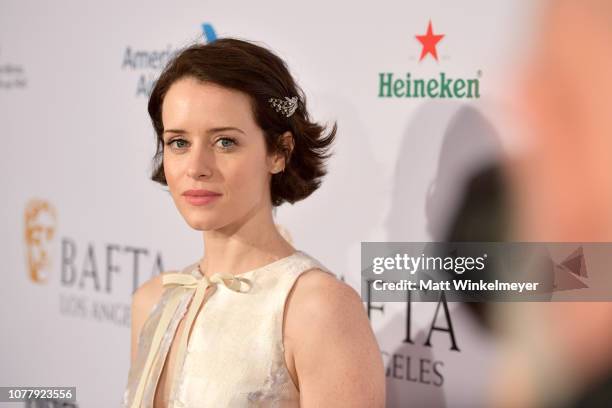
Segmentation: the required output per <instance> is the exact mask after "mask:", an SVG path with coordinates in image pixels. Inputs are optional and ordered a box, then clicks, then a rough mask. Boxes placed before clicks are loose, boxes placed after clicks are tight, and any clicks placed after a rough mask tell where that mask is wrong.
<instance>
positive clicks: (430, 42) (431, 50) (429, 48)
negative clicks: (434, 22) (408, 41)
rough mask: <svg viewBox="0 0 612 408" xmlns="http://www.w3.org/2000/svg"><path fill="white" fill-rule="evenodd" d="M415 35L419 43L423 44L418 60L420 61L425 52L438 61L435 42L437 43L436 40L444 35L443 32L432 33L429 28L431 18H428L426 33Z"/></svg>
mask: <svg viewBox="0 0 612 408" xmlns="http://www.w3.org/2000/svg"><path fill="white" fill-rule="evenodd" d="M415 37H416V39H417V40H419V42H420V43H421V44H423V51H421V58H420V59H419V61H422V60H423V58H425V56H426V55H427V54H431V55H432V56H433V57H434V58H435V59H436V61H438V53H437V51H436V44H438V42H439V41H440V40H441V39H442V38H443V37H444V34H434V33H433V29H432V28H431V20H429V25H428V26H427V34H425V35H415Z"/></svg>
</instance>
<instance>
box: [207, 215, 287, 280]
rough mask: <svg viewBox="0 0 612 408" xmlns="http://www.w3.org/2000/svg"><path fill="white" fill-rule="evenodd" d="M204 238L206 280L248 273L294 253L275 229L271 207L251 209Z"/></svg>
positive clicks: (210, 231) (208, 233)
mask: <svg viewBox="0 0 612 408" xmlns="http://www.w3.org/2000/svg"><path fill="white" fill-rule="evenodd" d="M203 235H204V252H205V256H204V257H203V258H202V259H201V260H200V270H201V271H202V272H203V273H204V274H205V275H207V276H211V275H212V274H213V273H215V272H226V273H230V274H239V273H243V272H247V271H250V270H252V269H256V268H259V267H261V266H264V265H266V264H268V263H270V262H273V261H275V260H277V259H280V258H284V257H286V256H289V255H291V254H292V253H293V252H295V249H294V248H293V246H292V245H291V244H290V243H289V242H287V240H286V239H285V238H284V237H283V236H282V235H281V234H280V233H279V231H278V229H277V228H276V225H275V224H274V218H273V216H272V209H271V207H270V206H268V207H266V206H264V207H260V208H254V210H253V211H252V212H251V213H249V214H247V215H246V216H245V217H244V218H243V219H241V220H238V221H236V222H234V223H232V224H229V225H226V226H224V227H223V228H220V229H215V230H209V231H204V233H203Z"/></svg>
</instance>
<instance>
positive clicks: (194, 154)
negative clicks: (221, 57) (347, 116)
mask: <svg viewBox="0 0 612 408" xmlns="http://www.w3.org/2000/svg"><path fill="white" fill-rule="evenodd" d="M162 121H163V125H164V134H163V140H164V153H163V165H164V172H165V175H166V181H167V183H168V188H169V190H170V193H171V195H172V198H173V199H174V202H175V204H176V206H177V208H178V210H179V212H180V213H181V214H182V216H183V217H184V218H185V220H186V221H187V223H188V224H189V225H190V226H191V227H192V228H194V229H196V230H201V231H206V230H213V229H220V228H223V227H226V226H229V225H231V224H234V223H243V222H245V221H246V220H247V219H249V218H251V217H252V216H254V215H255V214H256V213H258V212H260V211H264V210H268V211H270V210H271V202H270V174H271V172H272V171H273V170H275V169H277V168H279V167H280V168H282V163H281V165H280V166H279V164H278V157H277V156H267V154H266V146H265V140H264V134H263V131H262V130H261V129H260V128H259V127H258V125H257V124H256V123H255V119H254V117H253V112H252V108H251V105H250V99H249V96H248V95H247V94H244V93H242V92H239V91H236V90H232V89H229V88H224V87H222V86H219V85H216V84H212V83H203V82H200V81H198V80H196V79H194V78H192V77H185V78H182V79H179V80H178V81H176V82H174V83H173V84H172V85H171V87H170V88H169V89H168V92H167V93H166V96H165V98H164V101H163V104H162ZM188 190H208V191H211V192H214V193H218V194H219V195H217V196H215V197H213V198H211V199H208V200H209V201H208V202H204V203H202V201H203V200H202V199H200V201H199V202H198V200H197V199H193V198H191V199H190V198H189V197H187V196H186V195H185V192H187V191H188Z"/></svg>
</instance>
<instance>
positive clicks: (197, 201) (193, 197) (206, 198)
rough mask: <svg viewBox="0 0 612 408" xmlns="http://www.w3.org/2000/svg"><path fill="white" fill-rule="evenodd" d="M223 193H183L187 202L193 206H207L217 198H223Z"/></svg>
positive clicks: (191, 191)
mask: <svg viewBox="0 0 612 408" xmlns="http://www.w3.org/2000/svg"><path fill="white" fill-rule="evenodd" d="M221 195H222V194H221V193H217V192H215V191H210V190H187V191H185V192H184V193H183V196H184V197H185V200H186V201H187V202H188V203H189V204H191V205H197V206H201V205H206V204H208V203H210V202H212V201H215V200H216V199H217V198H219V197H221Z"/></svg>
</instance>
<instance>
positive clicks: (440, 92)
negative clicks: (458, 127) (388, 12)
mask: <svg viewBox="0 0 612 408" xmlns="http://www.w3.org/2000/svg"><path fill="white" fill-rule="evenodd" d="M445 36H446V35H445V34H440V33H434V29H433V25H432V22H431V20H430V21H429V23H428V25H427V31H426V32H425V34H419V35H415V36H414V37H415V38H416V40H417V41H418V43H420V56H419V60H418V61H419V63H421V62H422V61H424V60H426V59H428V58H427V57H430V58H429V59H430V60H435V61H436V62H437V63H439V62H440V61H439V59H438V49H437V47H438V45H439V43H440V41H441V40H442V39H443V38H444V37H445ZM445 58H446V57H445ZM481 77H482V71H480V70H478V71H477V72H476V75H475V76H473V77H471V78H459V77H456V76H453V75H451V74H448V73H446V72H439V73H438V74H437V75H436V76H434V77H430V78H413V77H412V74H411V73H410V72H407V73H406V74H405V75H399V74H394V73H392V72H379V73H378V97H379V98H480V78H481Z"/></svg>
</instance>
